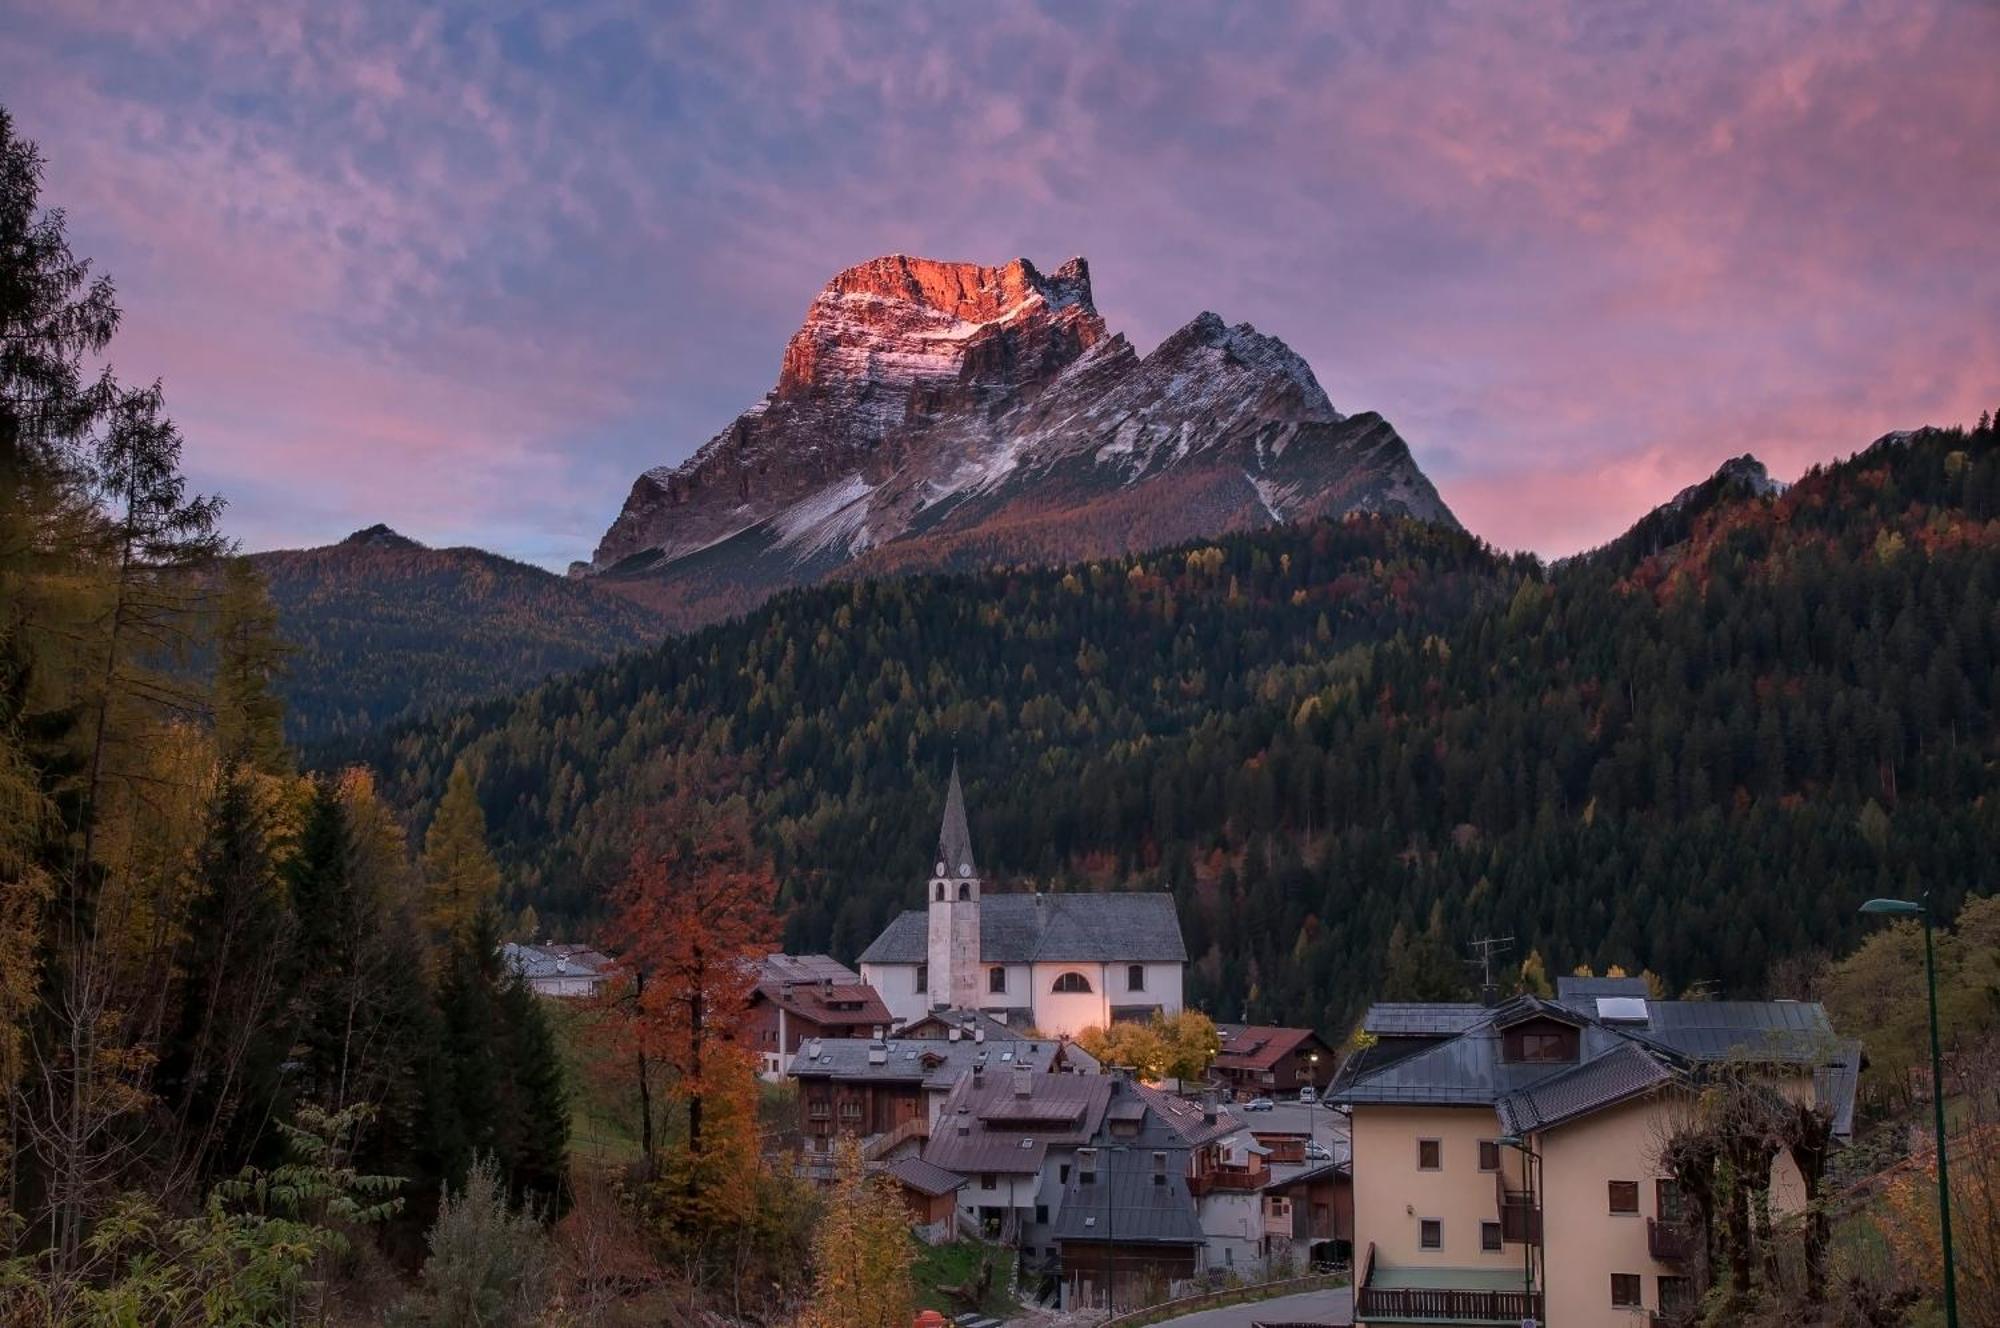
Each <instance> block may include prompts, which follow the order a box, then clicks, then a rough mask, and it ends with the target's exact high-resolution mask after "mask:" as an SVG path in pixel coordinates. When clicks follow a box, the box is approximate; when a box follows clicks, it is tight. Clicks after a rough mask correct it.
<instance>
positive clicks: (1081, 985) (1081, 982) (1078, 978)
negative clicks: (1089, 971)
mask: <svg viewBox="0 0 2000 1328" xmlns="http://www.w3.org/2000/svg"><path fill="white" fill-rule="evenodd" d="M1051 990H1053V991H1055V992H1056V993H1058V994H1065V993H1078V992H1088V991H1089V990H1090V979H1089V978H1087V977H1085V976H1084V975H1083V974H1081V973H1062V974H1058V975H1057V977H1056V985H1055V986H1054V987H1053V988H1051Z"/></svg>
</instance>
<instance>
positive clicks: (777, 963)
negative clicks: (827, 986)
mask: <svg viewBox="0 0 2000 1328" xmlns="http://www.w3.org/2000/svg"><path fill="white" fill-rule="evenodd" d="M758 981H760V982H830V983H832V984H833V985H835V986H837V987H851V986H854V985H856V984H858V983H859V982H860V981H861V975H860V974H859V973H857V972H855V971H854V970H853V969H851V968H849V967H848V966H847V965H845V964H843V963H841V962H840V961H839V960H838V959H835V958H834V957H833V956H832V955H823V954H800V955H791V954H767V955H765V956H764V958H763V960H762V961H761V963H760V965H759V969H758Z"/></svg>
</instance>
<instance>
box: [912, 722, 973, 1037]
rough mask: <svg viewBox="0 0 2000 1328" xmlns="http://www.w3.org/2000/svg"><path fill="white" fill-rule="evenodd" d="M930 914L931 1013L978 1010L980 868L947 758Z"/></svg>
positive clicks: (955, 770) (928, 889)
mask: <svg viewBox="0 0 2000 1328" xmlns="http://www.w3.org/2000/svg"><path fill="white" fill-rule="evenodd" d="M925 897H926V899H927V900H928V901H929V904H928V907H929V910H930V974H929V976H930V990H929V1000H930V1005H931V1008H932V1009H937V1008H939V1007H941V1006H942V1007H948V1008H950V1009H954V1010H975V1009H978V1008H979V869H978V868H977V867H975V866H974V865H973V860H972V832H971V831H970V830H968V829H967V828H966V824H965V791H964V789H962V788H960V787H959V783H958V758H957V757H956V756H954V757H953V758H952V760H951V789H950V791H949V792H948V793H947V794H946V795H945V800H944V824H943V826H942V827H941V828H940V829H939V830H938V847H937V858H936V860H935V862H934V863H933V866H932V871H931V879H930V884H929V885H928V886H927V887H926V889H925Z"/></svg>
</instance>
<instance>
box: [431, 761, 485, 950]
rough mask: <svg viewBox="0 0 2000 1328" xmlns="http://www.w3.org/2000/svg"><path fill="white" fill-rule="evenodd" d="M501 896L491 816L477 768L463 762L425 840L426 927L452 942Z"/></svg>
mask: <svg viewBox="0 0 2000 1328" xmlns="http://www.w3.org/2000/svg"><path fill="white" fill-rule="evenodd" d="M499 892H500V867H499V864H498V863H496V862H494V861H493V854H492V852H491V850H489V849H488V848H487V847H486V813H485V812H483V811H481V810H480V807H479V791H478V789H477V788H475V787H474V786H473V782H472V769H471V767H470V766H468V765H467V764H466V763H465V762H464V761H460V762H459V763H458V764H457V765H455V766H453V767H452V771H451V782H450V783H449V784H448V785H447V786H446V788H445V792H444V799H443V801H441V802H439V803H438V809H437V815H436V816H434V817H433V818H431V828H430V831H429V832H428V833H427V834H426V835H425V836H424V923H425V925H426V926H427V927H429V929H430V933H431V939H432V940H433V941H437V942H439V943H442V942H445V941H448V940H450V938H451V937H453V936H455V935H457V934H458V932H459V931H460V930H462V929H463V928H464V927H465V925H466V924H467V923H468V922H470V921H471V920H472V918H473V916H474V915H475V914H477V913H478V912H479V910H480V909H482V908H484V907H485V906H486V905H487V904H488V903H490V902H491V901H492V900H493V898H494V896H496V895H497V894H499Z"/></svg>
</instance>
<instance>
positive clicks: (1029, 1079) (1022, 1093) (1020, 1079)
mask: <svg viewBox="0 0 2000 1328" xmlns="http://www.w3.org/2000/svg"><path fill="white" fill-rule="evenodd" d="M1034 1091H1035V1081H1034V1078H1033V1076H1031V1075H1030V1074H1029V1073H1028V1071H1027V1069H1026V1067H1022V1068H1020V1069H1017V1070H1015V1071H1014V1096H1015V1097H1029V1096H1032V1095H1033V1093H1034Z"/></svg>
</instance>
